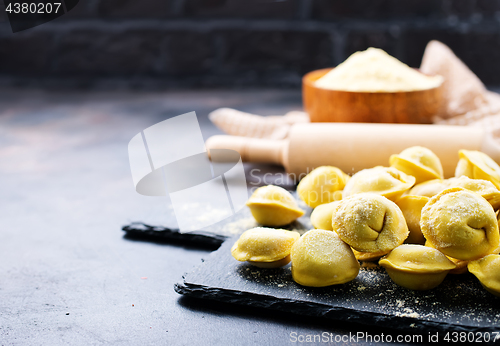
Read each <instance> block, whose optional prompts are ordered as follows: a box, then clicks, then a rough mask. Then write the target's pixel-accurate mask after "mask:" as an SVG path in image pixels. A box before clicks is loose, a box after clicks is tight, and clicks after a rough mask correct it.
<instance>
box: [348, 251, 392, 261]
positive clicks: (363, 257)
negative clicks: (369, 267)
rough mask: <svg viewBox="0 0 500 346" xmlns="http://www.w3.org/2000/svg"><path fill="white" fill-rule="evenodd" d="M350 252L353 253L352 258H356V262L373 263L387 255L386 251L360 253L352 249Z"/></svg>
mask: <svg viewBox="0 0 500 346" xmlns="http://www.w3.org/2000/svg"><path fill="white" fill-rule="evenodd" d="M352 252H353V253H354V257H356V259H357V260H358V261H363V262H373V261H377V260H378V259H380V257H382V256H384V255H387V252H388V251H384V252H361V251H358V250H356V249H352Z"/></svg>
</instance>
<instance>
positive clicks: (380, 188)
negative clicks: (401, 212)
mask: <svg viewBox="0 0 500 346" xmlns="http://www.w3.org/2000/svg"><path fill="white" fill-rule="evenodd" d="M413 184H415V177H413V176H411V175H407V174H405V173H403V172H401V171H398V170H397V169H396V168H392V167H382V166H377V167H375V168H369V169H363V170H361V171H359V172H358V173H356V174H354V175H353V176H352V177H351V179H349V181H348V182H347V184H346V186H345V188H344V192H343V198H346V197H349V196H352V195H355V194H357V193H363V192H372V193H376V194H379V195H382V196H384V197H387V198H388V199H390V200H391V201H395V200H397V199H398V198H399V197H401V195H402V194H403V193H404V192H405V191H406V190H408V189H410V188H411V187H412V186H413Z"/></svg>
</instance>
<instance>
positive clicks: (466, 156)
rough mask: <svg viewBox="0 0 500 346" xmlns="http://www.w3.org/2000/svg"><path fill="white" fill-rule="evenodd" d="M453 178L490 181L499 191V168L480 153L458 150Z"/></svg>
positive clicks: (489, 158)
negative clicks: (463, 177) (464, 177)
mask: <svg viewBox="0 0 500 346" xmlns="http://www.w3.org/2000/svg"><path fill="white" fill-rule="evenodd" d="M458 155H459V156H460V160H459V161H458V165H457V169H456V170H455V177H461V176H462V175H465V176H466V177H469V178H472V179H484V180H488V181H491V182H492V183H493V185H495V187H496V188H497V189H500V166H498V164H497V163H496V162H495V161H493V159H492V158H491V157H489V156H488V155H486V154H485V153H482V152H480V151H474V150H460V151H459V152H458Z"/></svg>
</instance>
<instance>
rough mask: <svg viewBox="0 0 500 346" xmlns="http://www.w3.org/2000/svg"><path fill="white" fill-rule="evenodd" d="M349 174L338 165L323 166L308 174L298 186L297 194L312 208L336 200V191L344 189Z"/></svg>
mask: <svg viewBox="0 0 500 346" xmlns="http://www.w3.org/2000/svg"><path fill="white" fill-rule="evenodd" d="M348 180H349V176H348V175H347V174H345V173H344V172H342V171H341V170H340V169H338V168H337V167H332V166H321V167H318V168H316V169H314V170H313V171H312V172H311V173H309V174H308V175H306V176H305V177H304V178H303V179H302V180H301V181H300V183H299V185H298V186H297V194H298V195H299V197H300V198H301V199H302V200H303V201H304V202H305V203H306V204H307V205H308V206H310V207H311V208H316V207H317V206H318V205H321V204H324V203H329V202H333V201H335V200H336V196H335V192H336V191H341V190H343V189H344V186H345V184H346V182H347V181H348Z"/></svg>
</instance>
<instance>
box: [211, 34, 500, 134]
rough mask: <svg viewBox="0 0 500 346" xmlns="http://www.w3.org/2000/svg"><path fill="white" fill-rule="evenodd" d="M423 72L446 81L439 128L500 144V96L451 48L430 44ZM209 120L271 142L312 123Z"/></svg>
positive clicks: (224, 112)
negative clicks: (471, 131)
mask: <svg viewBox="0 0 500 346" xmlns="http://www.w3.org/2000/svg"><path fill="white" fill-rule="evenodd" d="M420 70H421V71H422V72H423V73H426V74H433V75H441V76H443V77H444V83H443V104H442V107H441V110H440V112H439V114H438V116H436V117H435V118H434V119H433V120H434V123H435V124H443V125H469V126H481V127H484V128H487V129H488V131H490V132H491V133H492V135H493V137H494V138H495V139H496V140H498V141H500V94H497V93H494V92H491V91H488V90H486V87H485V86H484V84H483V83H482V82H481V81H480V80H479V78H478V77H477V76H476V75H475V74H474V73H473V72H472V71H471V70H470V69H469V68H468V67H467V66H466V65H465V64H464V63H463V62H462V61H461V60H460V59H459V58H458V57H457V56H456V55H455V54H454V53H453V52H452V50H451V49H450V48H448V46H446V45H445V44H443V43H441V42H438V41H431V42H429V43H428V44H427V47H426V48H425V52H424V56H423V58H422V64H421V66H420ZM209 118H210V120H211V121H212V122H213V123H214V124H215V125H216V126H217V127H218V128H220V129H221V130H222V131H224V132H225V133H227V134H229V135H234V136H245V137H255V138H270V139H283V138H286V137H287V135H288V130H289V129H290V127H291V126H292V125H293V124H296V123H301V122H309V116H308V115H307V114H306V113H304V112H300V111H294V112H289V113H287V114H285V115H275V116H267V117H263V116H259V115H254V114H249V113H244V112H240V111H237V110H235V109H230V108H220V109H217V110H215V111H213V112H212V113H210V115H209Z"/></svg>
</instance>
